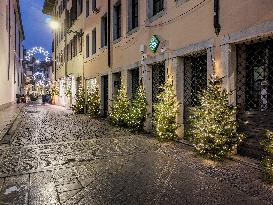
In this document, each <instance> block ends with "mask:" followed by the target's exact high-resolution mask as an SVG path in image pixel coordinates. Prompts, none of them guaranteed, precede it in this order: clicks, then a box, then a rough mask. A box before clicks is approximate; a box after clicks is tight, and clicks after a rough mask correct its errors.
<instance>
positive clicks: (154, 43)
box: [149, 35, 160, 53]
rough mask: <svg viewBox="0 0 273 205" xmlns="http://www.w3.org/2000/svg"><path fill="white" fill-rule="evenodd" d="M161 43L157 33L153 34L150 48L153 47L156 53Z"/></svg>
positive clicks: (152, 49)
mask: <svg viewBox="0 0 273 205" xmlns="http://www.w3.org/2000/svg"><path fill="white" fill-rule="evenodd" d="M159 44H160V40H159V39H158V37H157V36H156V35H153V36H152V38H151V40H150V43H149V48H150V49H151V51H152V52H153V53H156V51H157V49H158V46H159Z"/></svg>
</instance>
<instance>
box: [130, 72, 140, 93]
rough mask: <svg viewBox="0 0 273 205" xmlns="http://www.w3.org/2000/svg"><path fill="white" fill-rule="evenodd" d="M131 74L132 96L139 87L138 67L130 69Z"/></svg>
mask: <svg viewBox="0 0 273 205" xmlns="http://www.w3.org/2000/svg"><path fill="white" fill-rule="evenodd" d="M131 75H132V82H131V83H132V90H131V91H132V96H133V97H134V96H135V95H136V93H137V89H138V87H139V68H135V69H133V70H131Z"/></svg>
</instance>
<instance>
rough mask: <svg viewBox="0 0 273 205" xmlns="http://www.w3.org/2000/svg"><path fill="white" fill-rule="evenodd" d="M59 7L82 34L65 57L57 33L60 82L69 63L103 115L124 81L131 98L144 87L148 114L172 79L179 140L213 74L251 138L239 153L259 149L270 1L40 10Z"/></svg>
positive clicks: (271, 98)
mask: <svg viewBox="0 0 273 205" xmlns="http://www.w3.org/2000/svg"><path fill="white" fill-rule="evenodd" d="M64 2H67V3H64ZM54 5H55V6H54ZM62 5H65V7H66V8H67V9H68V13H69V15H67V16H72V19H73V22H72V21H71V20H68V22H72V24H71V25H70V24H69V23H68V25H69V26H68V28H69V29H70V30H72V31H78V32H79V31H82V32H83V35H82V38H81V40H80V41H79V43H78V44H76V47H77V46H79V47H80V48H79V47H77V48H76V53H75V52H74V50H75V49H74V50H73V49H72V48H71V49H69V48H70V47H69V46H70V43H69V44H68V45H66V46H67V47H68V49H67V51H68V52H66V55H67V56H66V57H64V58H62V57H59V56H62V49H63V48H64V47H65V46H56V45H57V44H56V41H58V35H57V37H56V34H55V38H54V45H55V50H54V52H56V60H57V62H56V64H57V66H56V73H57V79H58V78H62V77H65V75H64V73H65V72H64V71H65V69H63V68H61V67H58V63H59V64H60V63H61V62H63V59H64V61H66V59H67V61H68V62H67V64H68V65H67V69H66V70H67V73H66V74H67V75H75V76H78V77H79V76H81V79H83V81H84V82H86V83H85V84H86V85H88V84H92V83H94V82H97V84H98V85H99V87H100V90H101V109H102V113H103V114H104V115H105V116H107V112H108V110H109V106H110V104H111V100H112V98H113V95H114V93H115V92H116V90H117V89H118V88H119V87H120V84H121V82H122V83H123V84H124V85H125V86H126V87H127V91H128V92H127V93H128V95H129V96H132V94H133V93H134V92H135V90H136V87H137V85H138V84H139V83H143V84H144V87H145V90H146V93H147V99H148V102H149V105H148V112H149V113H151V112H152V104H153V103H154V102H156V95H157V94H158V92H160V89H159V85H160V84H162V83H164V82H165V81H166V79H167V78H171V79H172V80H173V83H174V86H175V89H176V94H177V99H178V101H179V102H180V103H181V108H180V114H179V116H178V123H180V124H181V125H182V126H181V128H180V130H179V135H180V136H181V137H183V135H184V131H185V129H186V128H187V118H188V110H189V108H190V107H193V106H195V104H196V93H197V92H199V91H201V90H202V89H204V88H206V86H207V82H208V79H209V76H210V75H211V74H213V73H215V74H216V75H217V76H219V77H223V85H224V88H225V89H227V90H228V91H232V92H233V94H232V96H230V103H231V104H234V105H237V107H238V110H239V114H238V116H237V117H238V119H239V120H240V122H242V123H241V127H242V129H243V130H244V131H245V132H247V133H248V134H249V136H250V139H249V140H248V142H249V147H248V148H245V150H242V151H241V152H249V150H247V149H250V150H253V149H256V150H258V149H260V147H259V145H258V144H259V143H258V141H259V137H258V136H260V135H261V133H262V132H263V131H264V130H265V129H273V125H272V123H271V122H272V119H273V115H272V112H273V60H272V59H273V40H272V38H273V13H272V9H273V1H272V0H262V1H261V0H243V1H236V0H172V1H167V0H97V1H96V0H69V1H63V0H56V1H54V0H46V2H45V7H44V11H45V12H46V13H49V14H51V15H53V16H55V17H57V18H58V19H61V18H62V15H60V13H62V12H60V11H61V10H62V9H60V8H62ZM71 6H72V7H71ZM73 6H74V7H73ZM75 7H76V9H75ZM69 11H70V12H69ZM76 11H77V12H76ZM71 13H72V15H71ZM73 13H74V14H73ZM75 13H76V14H75ZM59 33H62V31H61V32H59ZM72 34H73V35H74V33H73V32H70V34H69V35H70V36H71V35H72ZM69 38H71V37H69ZM71 39H72V38H71ZM73 42H74V41H72V44H73ZM72 47H73V45H72ZM60 49H61V50H60ZM77 49H78V50H77ZM65 50H66V49H65ZM77 51H79V53H77ZM63 53H65V52H63ZM72 54H73V55H72ZM74 55H75V56H74ZM60 59H61V60H60ZM151 128H152V126H151V121H150V120H147V123H146V129H147V130H151ZM253 146H254V147H253ZM246 147H247V146H246ZM250 154H251V153H250ZM254 154H255V153H254Z"/></svg>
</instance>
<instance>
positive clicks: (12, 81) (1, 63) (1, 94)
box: [0, 0, 25, 110]
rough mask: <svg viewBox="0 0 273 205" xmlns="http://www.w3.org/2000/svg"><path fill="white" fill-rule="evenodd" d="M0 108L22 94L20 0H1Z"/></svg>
mask: <svg viewBox="0 0 273 205" xmlns="http://www.w3.org/2000/svg"><path fill="white" fill-rule="evenodd" d="M0 15H1V18H0V31H1V32H0V41H1V53H0V69H1V75H0V110H1V109H4V108H6V107H8V106H9V105H10V104H12V103H14V102H15V101H16V94H22V93H23V91H24V87H23V78H24V76H23V68H22V60H23V46H22V41H23V40H24V38H25V37H24V30H23V25H22V20H21V13H20V6H19V1H18V0H3V1H0Z"/></svg>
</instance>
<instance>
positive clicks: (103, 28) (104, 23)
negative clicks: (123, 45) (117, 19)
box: [101, 13, 107, 48]
mask: <svg viewBox="0 0 273 205" xmlns="http://www.w3.org/2000/svg"><path fill="white" fill-rule="evenodd" d="M104 46H107V13H106V14H104V16H103V17H101V47H102V48H103V47H104Z"/></svg>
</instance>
